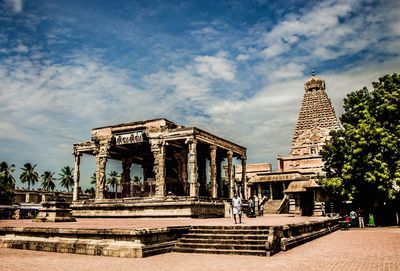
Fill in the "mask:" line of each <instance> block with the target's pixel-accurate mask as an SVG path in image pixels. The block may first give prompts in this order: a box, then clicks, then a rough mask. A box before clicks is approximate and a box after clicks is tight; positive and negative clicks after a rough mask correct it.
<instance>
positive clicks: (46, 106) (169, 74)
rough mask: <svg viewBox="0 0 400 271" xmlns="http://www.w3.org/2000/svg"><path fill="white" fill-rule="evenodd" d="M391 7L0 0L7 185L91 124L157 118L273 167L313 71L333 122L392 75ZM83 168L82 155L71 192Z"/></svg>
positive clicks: (64, 161)
mask: <svg viewBox="0 0 400 271" xmlns="http://www.w3.org/2000/svg"><path fill="white" fill-rule="evenodd" d="M399 10H400V2H399V1H396V0H393V1H392V0H382V1H368V0H367V1H360V0H343V1H341V0H338V1H331V0H327V1H294V0H286V1H280V0H258V1H240V0H231V1H196V0H187V1H174V0H169V1H161V0H160V1H150V0H149V1H117V0H113V1H109V0H96V1H95V0H69V1H62V0H51V1H50V0H47V1H46V0H35V1H24V0H0V161H7V162H8V163H14V164H15V165H16V168H17V170H16V172H15V175H16V177H18V176H19V173H20V171H19V168H20V167H22V166H23V164H24V163H25V162H31V163H34V164H38V166H37V169H38V171H39V174H41V173H42V172H43V171H44V170H51V171H53V172H55V176H58V173H59V172H60V169H61V168H62V167H63V166H65V165H70V166H73V157H72V155H71V152H72V144H73V143H77V142H81V141H84V140H88V139H90V131H91V129H92V128H93V127H99V126H103V125H110V124H117V123H123V122H129V121H135V120H145V119H152V118H158V117H165V118H167V119H170V120H172V121H175V122H177V123H179V124H183V125H187V126H196V127H199V128H202V129H205V130H207V131H209V132H211V133H214V134H217V135H219V136H221V137H224V138H226V139H229V140H232V141H234V142H237V143H238V144H240V145H243V146H245V147H247V150H248V161H249V162H271V163H272V164H273V165H275V161H276V156H277V155H278V154H283V155H287V154H288V153H289V150H290V144H291V137H292V135H293V131H294V125H295V123H296V119H297V114H298V111H299V109H300V103H301V100H302V97H303V92H304V88H303V84H304V81H306V80H307V79H308V78H309V77H310V75H311V70H312V68H313V67H315V69H316V71H317V74H318V75H319V76H320V77H321V78H322V79H324V80H325V81H326V85H327V93H328V95H329V96H330V98H331V100H332V103H333V105H334V108H335V110H336V114H337V115H338V116H339V115H340V114H341V113H342V100H343V98H344V97H345V95H346V94H347V93H349V92H350V91H353V90H358V89H360V88H362V87H364V86H367V87H370V83H371V82H372V81H375V80H377V79H378V78H379V77H380V76H382V75H384V74H387V73H394V72H400V71H399V69H400V18H399V16H400V15H399V14H400V12H399ZM94 164H95V162H94V160H93V159H92V158H90V157H84V158H83V162H82V167H83V176H82V179H83V180H82V181H83V183H85V182H89V181H88V179H89V175H91V174H92V172H93V170H94ZM113 166H114V165H113V164H112V163H111V165H110V168H113ZM115 167H117V166H115ZM117 169H118V168H117ZM133 174H134V173H133ZM83 186H85V184H83Z"/></svg>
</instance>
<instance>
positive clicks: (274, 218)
mask: <svg viewBox="0 0 400 271" xmlns="http://www.w3.org/2000/svg"><path fill="white" fill-rule="evenodd" d="M323 219H327V218H326V217H320V216H317V217H306V216H293V215H265V216H262V217H256V218H247V217H245V218H243V219H242V224H240V225H243V226H246V225H247V226H251V225H257V226H259V225H260V226H267V225H268V226H271V225H283V224H291V223H301V222H308V221H320V220H323ZM189 225H221V226H232V225H234V222H233V218H209V219H191V218H142V219H140V218H106V219H104V218H86V219H85V218H78V219H77V222H64V223H54V222H45V223H43V222H32V220H30V219H23V220H0V227H41V228H61V227H62V228H92V229H116V228H119V229H132V228H135V229H140V228H162V227H170V226H189Z"/></svg>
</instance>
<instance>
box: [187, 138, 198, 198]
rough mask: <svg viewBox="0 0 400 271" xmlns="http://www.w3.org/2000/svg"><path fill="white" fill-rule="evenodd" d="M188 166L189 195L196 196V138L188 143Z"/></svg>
mask: <svg viewBox="0 0 400 271" xmlns="http://www.w3.org/2000/svg"><path fill="white" fill-rule="evenodd" d="M189 167H190V173H189V176H190V196H191V197H197V196H198V189H197V140H196V139H193V140H192V141H191V142H190V143H189Z"/></svg>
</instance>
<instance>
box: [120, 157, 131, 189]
mask: <svg viewBox="0 0 400 271" xmlns="http://www.w3.org/2000/svg"><path fill="white" fill-rule="evenodd" d="M132 162H133V161H132V158H123V159H122V197H126V196H131V197H132V196H133V194H132V193H133V191H132V189H131V166H132Z"/></svg>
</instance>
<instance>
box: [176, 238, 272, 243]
mask: <svg viewBox="0 0 400 271" xmlns="http://www.w3.org/2000/svg"><path fill="white" fill-rule="evenodd" d="M179 241H180V242H181V243H209V244H224V243H230V244H241V245H253V244H259V245H264V244H265V243H266V242H267V241H268V239H266V238H265V239H253V240H251V239H239V240H237V239H206V238H187V237H184V238H181V239H180V240H179Z"/></svg>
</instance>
